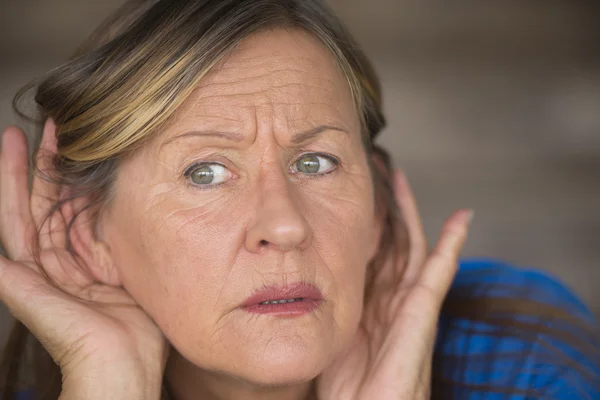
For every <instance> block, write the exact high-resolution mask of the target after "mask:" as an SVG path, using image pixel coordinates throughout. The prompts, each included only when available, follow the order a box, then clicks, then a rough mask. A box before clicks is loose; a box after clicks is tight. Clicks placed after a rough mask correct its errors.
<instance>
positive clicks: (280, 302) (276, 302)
mask: <svg viewBox="0 0 600 400" xmlns="http://www.w3.org/2000/svg"><path fill="white" fill-rule="evenodd" d="M301 300H302V298H301V297H300V298H297V299H285V300H269V301H263V302H262V303H260V304H262V305H266V304H283V303H293V302H295V301H301Z"/></svg>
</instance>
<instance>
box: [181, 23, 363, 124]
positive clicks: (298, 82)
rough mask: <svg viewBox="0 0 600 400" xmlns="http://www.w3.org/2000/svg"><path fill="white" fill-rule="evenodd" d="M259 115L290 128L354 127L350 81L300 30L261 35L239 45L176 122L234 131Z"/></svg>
mask: <svg viewBox="0 0 600 400" xmlns="http://www.w3.org/2000/svg"><path fill="white" fill-rule="evenodd" d="M261 111H266V112H268V115H269V117H270V118H274V119H278V118H279V119H282V118H283V119H285V120H286V121H287V123H288V124H294V123H297V124H300V125H302V124H306V123H311V122H312V123H315V122H321V123H325V122H328V123H332V122H337V121H340V122H345V123H346V124H347V125H353V124H355V123H357V122H358V116H357V115H355V114H356V112H355V108H354V104H353V99H352V95H351V91H350V87H349V83H348V80H347V79H346V78H345V76H344V74H343V72H342V71H341V68H340V67H339V65H338V63H337V61H336V59H335V57H334V56H333V55H332V53H331V52H330V51H329V50H327V49H326V48H325V46H324V45H323V44H322V43H321V42H320V41H319V40H318V39H317V38H315V37H313V36H312V35H311V34H309V33H306V32H304V31H302V30H299V29H274V30H269V31H263V32H259V33H255V34H253V35H251V36H249V37H247V38H245V39H244V40H242V41H241V42H240V43H239V44H238V46H237V47H236V48H235V50H234V51H233V52H232V53H231V54H229V55H228V56H227V57H225V58H224V59H223V60H221V62H219V63H218V64H217V65H216V66H215V67H213V69H212V70H211V71H210V72H209V73H208V74H207V75H206V76H205V77H204V78H203V79H202V80H201V82H200V84H199V85H198V87H197V88H196V89H195V90H194V91H193V93H192V94H191V95H190V97H189V98H188V99H187V100H186V101H185V102H184V103H183V104H182V106H181V107H180V109H179V110H178V113H177V114H178V118H177V119H178V120H179V121H180V122H183V123H185V121H192V120H193V121H194V123H196V122H197V120H198V119H202V120H203V121H204V122H205V123H208V124H217V125H219V124H221V123H226V124H227V125H228V127H232V125H233V126H235V125H236V124H238V125H245V124H246V122H247V121H246V122H245V121H244V119H248V118H258V117H259V116H258V115H257V113H260V112H261ZM219 120H222V121H219ZM317 120H318V121H317ZM288 127H289V125H288ZM214 128H218V126H215V127H214ZM240 128H244V127H243V126H240ZM347 128H348V129H353V128H355V126H347Z"/></svg>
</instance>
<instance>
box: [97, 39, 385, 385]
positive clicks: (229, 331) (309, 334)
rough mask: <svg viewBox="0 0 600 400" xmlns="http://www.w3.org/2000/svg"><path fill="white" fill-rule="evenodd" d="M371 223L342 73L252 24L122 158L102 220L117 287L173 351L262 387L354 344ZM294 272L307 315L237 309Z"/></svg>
mask: <svg viewBox="0 0 600 400" xmlns="http://www.w3.org/2000/svg"><path fill="white" fill-rule="evenodd" d="M315 128H318V129H315ZM307 132H308V133H307ZM303 133H307V134H303ZM379 229H380V228H379V224H378V222H377V219H376V217H375V209H374V194H373V189H372V181H371V175H370V172H369V167H368V163H367V156H366V154H365V151H364V149H363V147H362V145H361V137H360V124H359V119H358V116H357V113H356V111H355V110H354V107H353V102H352V98H351V93H350V89H349V86H348V83H347V81H346V79H345V78H344V76H343V73H342V72H341V71H340V70H339V68H338V67H337V65H336V62H335V60H334V58H333V56H331V54H330V53H329V52H328V51H327V50H326V49H325V48H324V47H323V46H322V45H321V44H320V42H318V41H317V40H316V39H314V38H313V37H312V36H310V35H308V34H306V33H303V32H301V31H298V30H274V31H270V32H263V33H260V34H255V35H253V36H251V37H249V38H247V39H245V40H244V41H243V42H242V43H241V44H240V46H239V47H238V48H237V49H236V51H235V52H234V53H232V55H231V56H230V57H228V58H226V59H225V60H223V62H221V63H220V64H219V65H218V66H217V67H216V68H214V69H213V71H212V72H211V73H210V74H209V75H208V76H206V77H205V78H204V79H203V81H202V82H201V84H200V85H199V86H198V87H197V89H196V90H195V91H194V93H193V94H192V96H191V97H190V98H189V99H188V100H187V101H186V102H185V103H184V104H183V106H182V107H181V108H180V109H179V111H178V113H177V115H176V117H175V119H174V123H173V124H172V125H171V126H170V127H169V128H168V129H167V130H165V131H164V132H162V133H161V134H159V135H157V136H155V137H153V138H152V140H150V141H149V142H148V143H147V144H146V145H145V146H144V147H143V148H142V149H141V150H139V151H137V152H136V153H135V154H133V155H131V156H130V157H128V158H127V159H125V160H124V161H123V163H122V164H121V168H120V171H119V174H118V178H117V182H116V197H115V198H114V200H113V202H112V204H111V206H110V209H109V210H108V212H107V213H106V214H105V215H104V216H103V220H102V231H103V236H104V238H105V241H106V242H107V244H108V246H109V248H110V249H111V256H112V259H113V262H114V265H115V266H116V268H117V269H118V272H119V274H120V277H121V280H122V283H123V285H124V287H125V288H126V289H127V290H128V291H129V292H130V293H131V295H132V296H133V297H134V298H135V299H136V301H137V302H138V303H139V304H140V305H141V306H142V308H143V309H144V310H146V311H147V312H148V314H149V315H150V316H151V317H152V318H153V319H154V320H155V321H156V323H157V324H158V325H159V326H160V328H161V329H162V331H163V332H164V334H165V335H166V337H167V338H168V339H169V341H170V342H171V343H172V345H173V346H174V348H175V349H176V350H177V351H178V352H179V353H180V354H181V355H182V356H183V357H184V358H185V359H187V360H188V361H189V362H191V363H193V364H195V365H196V366H198V367H200V368H203V369H207V370H211V371H219V372H224V373H227V374H229V375H234V376H237V377H239V378H242V379H245V380H248V381H250V382H255V383H261V384H285V383H286V382H294V381H296V382H297V381H304V380H310V379H312V378H314V377H315V376H317V375H318V374H319V373H320V372H321V371H322V370H323V369H324V368H325V367H326V366H327V365H328V363H330V362H331V361H332V360H333V358H334V357H335V356H336V355H338V354H339V353H340V352H341V351H343V350H344V349H345V348H346V347H347V346H348V345H349V344H350V342H351V340H352V339H353V336H354V334H355V333H356V330H357V327H358V323H359V320H360V317H361V313H362V302H363V290H364V283H365V282H364V279H365V269H366V266H367V264H368V262H369V260H370V259H371V258H372V257H373V256H374V254H375V252H376V250H377V246H378V238H379ZM296 282H308V283H311V284H314V285H315V286H317V287H318V288H319V289H320V290H321V292H322V295H323V299H324V300H323V302H322V303H321V304H320V306H319V307H318V308H317V309H316V310H314V311H313V312H311V313H308V314H303V315H301V316H296V317H293V318H289V317H287V318H284V317H281V316H276V315H268V314H255V313H250V312H248V311H246V310H244V309H242V308H241V307H240V306H241V304H242V303H243V302H244V301H245V300H246V299H247V298H248V296H250V295H251V294H252V293H253V291H255V290H256V289H259V288H261V287H262V286H264V285H276V286H284V285H286V284H288V285H289V284H293V283H296Z"/></svg>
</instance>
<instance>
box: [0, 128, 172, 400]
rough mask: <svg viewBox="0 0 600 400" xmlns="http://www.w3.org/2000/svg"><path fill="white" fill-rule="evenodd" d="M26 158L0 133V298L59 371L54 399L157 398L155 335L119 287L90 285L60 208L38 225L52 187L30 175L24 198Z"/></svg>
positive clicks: (21, 140)
mask: <svg viewBox="0 0 600 400" xmlns="http://www.w3.org/2000/svg"><path fill="white" fill-rule="evenodd" d="M55 130H56V127H55V125H54V123H53V122H52V121H51V120H48V121H47V122H46V125H45V127H44V134H43V138H42V143H41V145H40V151H39V153H38V154H39V155H41V156H38V161H37V165H38V167H39V169H40V170H41V171H47V170H49V169H50V168H51V163H50V156H52V155H53V154H55V152H56V137H55ZM27 160H28V152H27V139H26V136H25V134H24V133H23V132H22V131H21V130H19V129H17V128H14V127H10V128H8V129H6V130H5V132H4V134H3V136H2V152H1V154H0V193H1V196H0V240H1V242H2V244H3V246H4V249H5V250H6V254H7V256H8V259H7V258H4V257H2V256H0V299H1V300H2V301H3V302H4V303H5V304H6V306H7V307H8V309H9V310H10V311H11V313H12V314H13V315H14V316H15V317H16V318H17V319H19V320H20V321H21V322H22V323H23V324H24V325H25V326H26V327H27V328H28V329H29V330H30V331H31V332H32V333H33V334H34V335H35V336H36V337H37V338H38V340H39V341H40V342H41V343H42V345H43V346H44V348H45V349H46V350H47V351H48V352H49V353H50V355H51V356H52V358H53V359H54V361H55V362H56V363H57V364H58V365H59V367H60V368H61V371H62V375H63V392H62V394H61V397H62V398H79V399H81V398H86V399H96V398H98V399H100V398H102V399H105V398H111V399H120V398H127V399H135V398H140V399H152V398H156V399H158V398H159V397H160V391H161V385H162V374H163V371H164V367H165V364H166V359H167V356H168V346H167V343H166V340H165V338H164V336H163V334H162V332H161V331H160V329H159V328H158V326H156V324H155V323H154V322H153V321H152V319H151V318H150V317H149V316H148V315H147V314H146V313H145V312H144V311H143V310H142V309H141V308H140V307H139V306H138V305H137V304H136V302H135V301H134V300H133V298H131V296H130V295H129V294H128V293H127V292H126V291H125V290H124V289H123V288H122V287H115V286H109V285H107V284H103V283H100V282H98V280H97V279H94V278H93V277H92V274H91V273H89V271H86V268H85V266H83V265H82V261H81V259H80V258H78V257H77V256H76V255H74V254H72V253H71V252H70V251H69V250H68V249H67V248H66V240H65V239H66V238H65V234H66V226H65V222H67V223H68V218H65V214H64V213H63V211H64V210H67V209H68V207H69V206H68V205H67V206H65V207H66V208H61V209H59V210H58V211H57V212H56V213H54V216H53V217H52V218H50V219H48V220H46V221H44V216H45V214H46V213H47V212H48V211H49V210H50V208H51V207H52V205H53V202H55V201H56V199H57V198H58V196H59V190H60V188H58V187H57V186H56V185H54V184H52V183H49V182H47V181H45V180H42V179H40V178H39V177H35V178H34V182H33V189H32V194H31V197H30V196H29V189H28V161H27ZM38 228H40V229H41V235H40V243H39V244H40V250H41V251H40V261H41V264H42V265H43V270H44V272H45V273H46V274H47V275H48V277H50V278H51V279H52V281H53V282H54V283H50V282H49V280H48V279H47V277H46V276H44V274H43V273H42V271H40V269H39V267H38V265H36V263H35V261H34V258H33V256H32V254H33V252H32V251H33V246H34V239H35V235H36V230H37V229H38ZM11 260H12V261H11ZM107 391H110V393H107Z"/></svg>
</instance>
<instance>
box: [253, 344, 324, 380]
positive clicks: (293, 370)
mask: <svg viewBox="0 0 600 400" xmlns="http://www.w3.org/2000/svg"><path fill="white" fill-rule="evenodd" d="M318 348H320V346H314V347H313V348H312V349H311V348H306V347H305V346H304V345H303V346H298V345H297V344H296V345H295V346H294V345H292V346H290V345H284V344H280V345H274V344H273V343H271V346H270V348H269V349H268V350H266V351H264V352H262V354H252V355H251V359H250V360H249V362H248V363H245V365H244V368H243V369H244V371H243V373H242V375H244V377H245V379H246V380H248V381H249V382H252V383H254V384H256V385H260V386H284V385H293V384H299V383H304V382H309V381H311V380H313V379H314V378H316V377H317V376H318V375H320V374H321V372H323V370H324V368H325V367H326V365H327V360H326V359H325V358H324V355H325V352H324V351H320V352H317V351H315V349H318ZM252 350H254V349H252ZM319 353H320V354H319ZM248 367H250V368H248Z"/></svg>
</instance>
